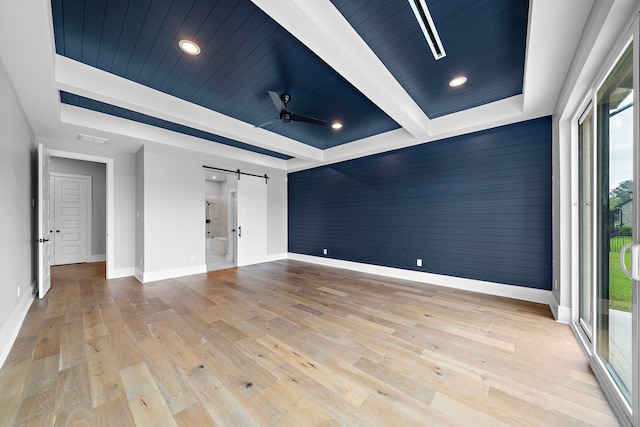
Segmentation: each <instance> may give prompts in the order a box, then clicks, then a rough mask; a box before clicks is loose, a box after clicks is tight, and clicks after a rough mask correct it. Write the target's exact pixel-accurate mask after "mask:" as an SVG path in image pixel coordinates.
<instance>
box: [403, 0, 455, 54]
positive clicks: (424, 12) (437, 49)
mask: <svg viewBox="0 0 640 427" xmlns="http://www.w3.org/2000/svg"><path fill="white" fill-rule="evenodd" d="M409 4H410V5H411V9H413V13H414V14H415V15H416V19H417V20H418V24H419V25H420V28H421V29H422V33H423V34H424V37H425V38H426V39H427V43H429V47H430V48H431V52H433V57H434V58H436V59H440V58H444V57H445V56H447V54H446V53H445V51H444V46H442V41H440V36H439V35H438V32H437V31H436V26H435V25H433V19H431V14H430V13H429V9H428V8H427V4H426V3H425V0H409Z"/></svg>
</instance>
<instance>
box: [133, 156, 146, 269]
mask: <svg viewBox="0 0 640 427" xmlns="http://www.w3.org/2000/svg"><path fill="white" fill-rule="evenodd" d="M135 218H136V242H135V244H136V246H135V276H136V277H137V278H138V280H140V281H143V273H144V147H142V148H140V150H138V152H137V153H136V211H135Z"/></svg>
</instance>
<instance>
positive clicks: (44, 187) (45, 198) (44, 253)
mask: <svg viewBox="0 0 640 427" xmlns="http://www.w3.org/2000/svg"><path fill="white" fill-rule="evenodd" d="M49 159H50V156H49V153H48V152H47V149H46V148H44V146H43V145H42V144H38V202H39V205H38V298H40V299H42V298H44V296H45V295H46V294H47V292H48V291H49V289H50V288H51V246H50V245H51V242H50V240H51V232H52V230H51V212H50V201H51V195H50V193H49V191H50V186H49V180H50V174H49Z"/></svg>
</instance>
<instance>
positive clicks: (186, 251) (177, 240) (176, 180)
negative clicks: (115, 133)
mask: <svg viewBox="0 0 640 427" xmlns="http://www.w3.org/2000/svg"><path fill="white" fill-rule="evenodd" d="M143 161H144V196H143V200H144V248H143V264H144V272H143V281H144V282H147V281H150V280H159V279H164V278H168V277H176V276H181V275H186V274H195V273H199V272H206V258H205V239H204V233H203V230H204V224H205V212H204V197H203V194H204V184H205V182H204V179H203V176H202V165H201V163H200V162H199V161H198V160H196V159H189V158H180V157H176V156H168V155H165V154H160V153H155V152H151V151H149V150H147V149H146V148H145V150H144V160H143Z"/></svg>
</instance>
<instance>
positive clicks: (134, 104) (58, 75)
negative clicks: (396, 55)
mask: <svg viewBox="0 0 640 427" xmlns="http://www.w3.org/2000/svg"><path fill="white" fill-rule="evenodd" d="M55 70H56V72H55V79H56V84H57V86H58V88H59V89H62V90H65V91H68V92H71V93H74V94H77V95H80V96H84V97H87V98H91V99H95V100H98V101H102V102H105V103H108V104H112V105H115V106H118V107H121V108H126V109H129V110H133V111H137V112H139V113H142V114H146V115H149V116H153V117H157V118H160V119H163V120H167V121H170V122H174V123H178V124H181V125H184V126H188V127H192V128H195V129H199V130H202V131H205V132H209V133H213V134H216V135H220V136H223V137H226V138H231V139H234V140H237V141H242V142H245V143H247V144H251V145H254V146H256V147H261V148H265V149H267V150H272V151H276V152H279V153H284V154H287V155H289V156H293V157H301V158H305V159H309V160H321V159H322V151H321V150H320V149H318V148H315V147H311V146H309V145H306V144H303V143H301V142H298V141H295V140H293V139H290V138H286V137H283V136H280V135H278V134H275V133H273V132H269V131H267V130H265V129H261V128H257V127H255V126H253V125H251V124H249V123H245V122H242V121H240V120H237V119H234V118H232V117H229V116H226V115H224V114H221V113H218V112H215V111H212V110H209V109H207V108H204V107H201V106H199V105H195V104H192V103H190V102H188V101H185V100H183V99H180V98H176V97H174V96H171V95H168V94H166V93H163V92H160V91H158V90H154V89H151V88H148V87H146V86H143V85H141V84H138V83H135V82H132V81H130V80H127V79H124V78H122V77H118V76H116V75H113V74H110V73H107V72H105V71H102V70H99V69H97V68H93V67H90V66H88V65H85V64H82V63H80V62H77V61H74V60H71V59H69V58H66V57H64V56H60V55H57V56H56V67H55Z"/></svg>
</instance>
